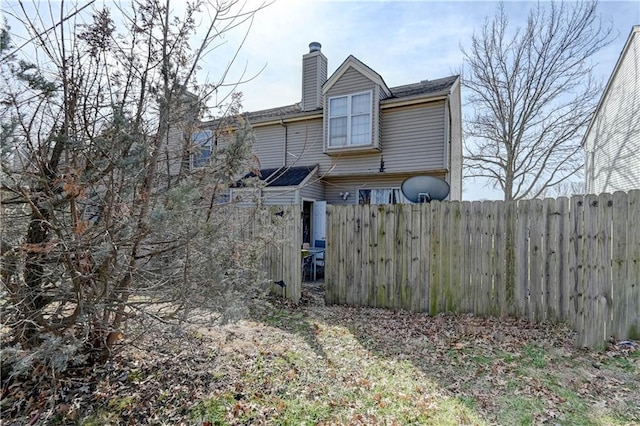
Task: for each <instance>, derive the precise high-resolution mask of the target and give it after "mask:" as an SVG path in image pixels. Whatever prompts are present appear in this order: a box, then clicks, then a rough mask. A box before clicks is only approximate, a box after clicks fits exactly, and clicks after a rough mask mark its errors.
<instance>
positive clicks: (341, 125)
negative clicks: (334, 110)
mask: <svg viewBox="0 0 640 426" xmlns="http://www.w3.org/2000/svg"><path fill="white" fill-rule="evenodd" d="M346 143H347V118H346V117H341V118H331V119H330V120H329V145H345V144H346Z"/></svg>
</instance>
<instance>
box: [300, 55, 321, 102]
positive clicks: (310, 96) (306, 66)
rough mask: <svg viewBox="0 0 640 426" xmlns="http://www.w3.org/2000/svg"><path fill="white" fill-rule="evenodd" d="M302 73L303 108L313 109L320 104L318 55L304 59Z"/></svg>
mask: <svg viewBox="0 0 640 426" xmlns="http://www.w3.org/2000/svg"><path fill="white" fill-rule="evenodd" d="M303 62H304V63H303V70H304V73H303V75H302V100H303V105H302V109H303V110H305V111H309V110H313V109H315V108H316V106H317V105H319V102H318V97H319V95H320V94H319V93H318V92H319V90H318V89H319V87H318V55H314V56H310V57H305V58H304V60H303Z"/></svg>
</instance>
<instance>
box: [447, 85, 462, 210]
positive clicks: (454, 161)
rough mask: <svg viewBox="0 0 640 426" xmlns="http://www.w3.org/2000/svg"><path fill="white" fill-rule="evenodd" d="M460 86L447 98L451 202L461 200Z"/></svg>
mask: <svg viewBox="0 0 640 426" xmlns="http://www.w3.org/2000/svg"><path fill="white" fill-rule="evenodd" d="M460 98H461V94H460V84H456V86H455V89H454V90H453V91H452V92H451V95H450V96H449V116H450V120H449V123H447V124H446V125H447V126H450V129H449V143H450V156H449V163H450V164H449V170H450V180H451V181H450V182H449V185H450V186H451V197H450V199H451V200H454V201H455V200H461V199H462V125H461V123H462V118H461V116H462V106H461V100H460Z"/></svg>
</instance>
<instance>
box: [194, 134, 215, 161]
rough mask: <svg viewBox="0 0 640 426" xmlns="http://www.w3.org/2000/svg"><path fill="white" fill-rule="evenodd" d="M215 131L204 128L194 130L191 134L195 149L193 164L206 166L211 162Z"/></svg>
mask: <svg viewBox="0 0 640 426" xmlns="http://www.w3.org/2000/svg"><path fill="white" fill-rule="evenodd" d="M212 139H213V132H212V131H211V130H202V131H199V132H194V133H193V134H192V135H191V142H192V146H193V151H192V154H191V166H192V167H194V168H196V167H204V166H206V165H207V163H209V159H210V158H211V146H212Z"/></svg>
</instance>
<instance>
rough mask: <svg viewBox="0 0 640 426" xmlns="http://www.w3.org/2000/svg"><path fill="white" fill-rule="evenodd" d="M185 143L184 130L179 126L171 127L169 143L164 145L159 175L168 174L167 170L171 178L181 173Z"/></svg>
mask: <svg viewBox="0 0 640 426" xmlns="http://www.w3.org/2000/svg"><path fill="white" fill-rule="evenodd" d="M184 142H185V140H184V130H183V129H182V128H181V127H179V126H174V127H171V128H170V129H169V136H168V137H167V143H166V144H164V148H163V152H162V153H161V156H162V161H161V164H160V165H159V166H158V172H159V173H161V174H166V173H167V170H168V171H169V174H170V175H171V176H176V175H178V174H179V173H180V165H181V163H182V154H183V151H184V150H183V148H184Z"/></svg>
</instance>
